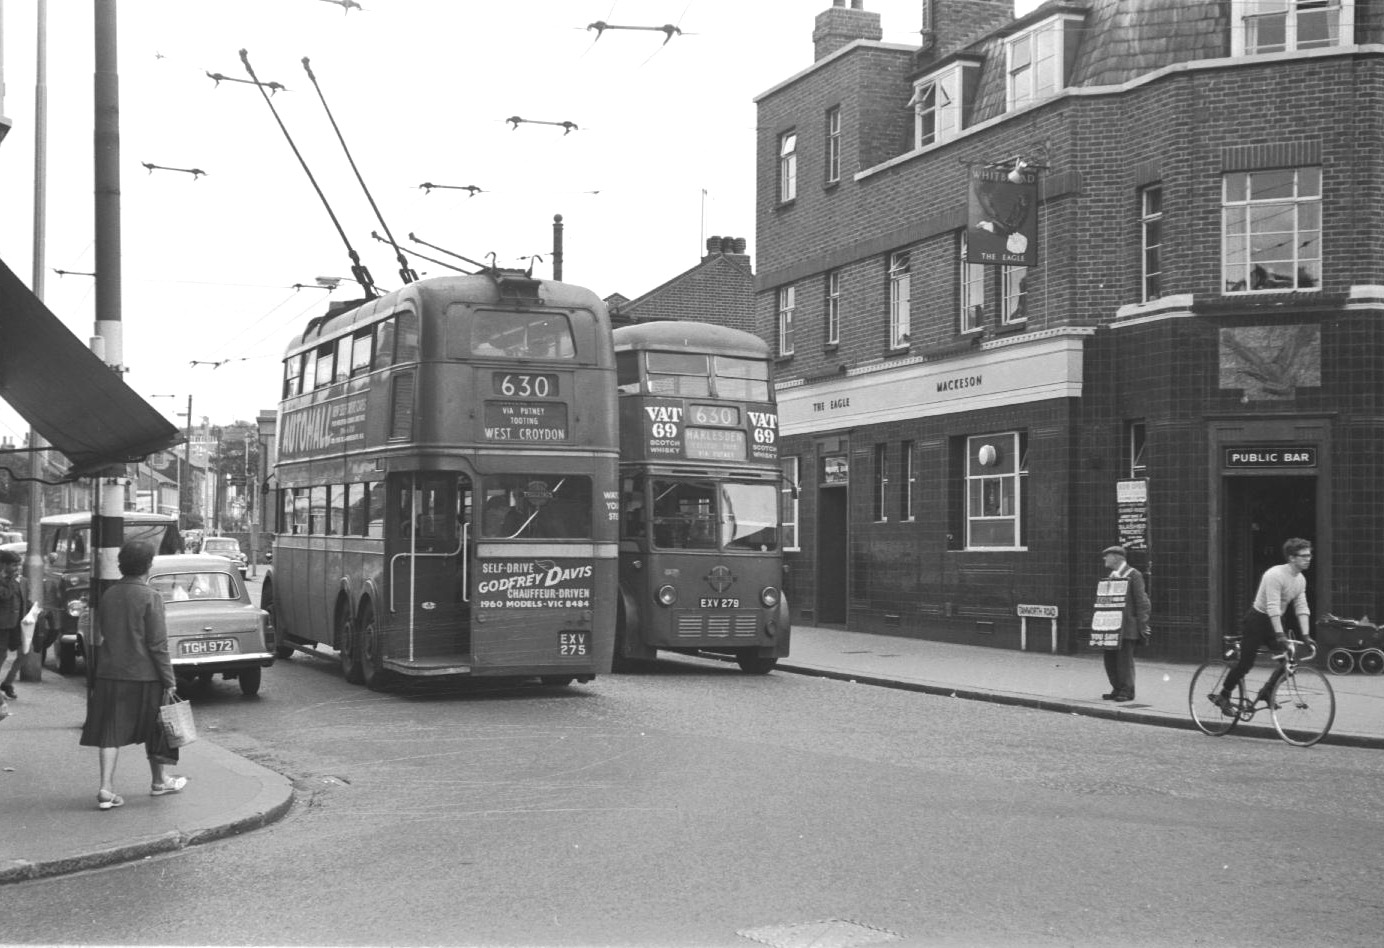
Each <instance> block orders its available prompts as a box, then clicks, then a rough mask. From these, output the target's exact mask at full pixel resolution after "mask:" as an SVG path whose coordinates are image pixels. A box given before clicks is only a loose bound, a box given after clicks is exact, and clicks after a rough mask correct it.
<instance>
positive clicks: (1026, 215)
mask: <svg viewBox="0 0 1384 948" xmlns="http://www.w3.org/2000/svg"><path fill="white" fill-rule="evenodd" d="M966 262H967V263H980V264H992V265H997V266H1006V267H1032V266H1036V265H1037V263H1038V175H1037V173H1036V172H1034V171H1031V170H1025V169H1023V168H1016V169H1014V170H1012V171H1010V170H1007V169H1003V168H989V167H973V168H971V189H970V200H969V202H968V207H967V219H966Z"/></svg>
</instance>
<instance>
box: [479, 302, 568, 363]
mask: <svg viewBox="0 0 1384 948" xmlns="http://www.w3.org/2000/svg"><path fill="white" fill-rule="evenodd" d="M576 352H577V347H576V344H575V342H574V341H573V339H572V327H571V324H570V323H568V321H567V317H566V316H563V315H561V314H559V313H496V312H488V311H482V312H478V313H476V315H475V319H474V320H473V321H472V325H471V354H472V355H477V356H489V357H491V358H496V357H498V358H506V359H571V358H575V356H576Z"/></svg>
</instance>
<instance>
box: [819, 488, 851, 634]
mask: <svg viewBox="0 0 1384 948" xmlns="http://www.w3.org/2000/svg"><path fill="white" fill-rule="evenodd" d="M846 514H847V504H846V487H845V485H840V486H832V487H822V488H819V489H818V491H817V584H816V585H817V621H818V622H819V623H821V624H823V625H845V624H846V529H847V522H848V521H847V515H846Z"/></svg>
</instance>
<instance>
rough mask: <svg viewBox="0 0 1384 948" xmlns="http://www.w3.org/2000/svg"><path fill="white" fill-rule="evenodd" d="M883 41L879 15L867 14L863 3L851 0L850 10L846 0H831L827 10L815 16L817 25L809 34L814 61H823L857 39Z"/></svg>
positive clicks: (858, 0) (862, 1) (860, 0)
mask: <svg viewBox="0 0 1384 948" xmlns="http://www.w3.org/2000/svg"><path fill="white" fill-rule="evenodd" d="M883 38H884V30H883V29H882V28H881V27H880V22H879V14H878V13H868V12H866V10H865V3H864V0H851V5H850V7H849V9H848V8H847V7H846V0H832V7H831V9H830V10H824V11H822V12H821V13H819V14H817V25H816V28H815V29H813V31H812V46H813V58H814V60H821V59H825V58H826V57H827V56H830V55H831V54H832V53H834V52H836V51H837V50H838V49H840V48H841V47H843V46H845V45H846V44H848V43H853V42H855V41H856V40H860V39H864V40H880V39H883Z"/></svg>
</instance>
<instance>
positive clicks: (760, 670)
mask: <svg viewBox="0 0 1384 948" xmlns="http://www.w3.org/2000/svg"><path fill="white" fill-rule="evenodd" d="M735 661H736V664H738V665H739V666H740V670H741V671H742V672H744V673H745V674H747V675H767V674H769V672H771V671H773V670H774V666H775V665H777V664H778V659H777V658H776V657H774V656H773V655H770V656H769V657H768V658H765V657H764V656H762V655H756V654H754V652H740V653H739V654H738V655H736V656H735Z"/></svg>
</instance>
